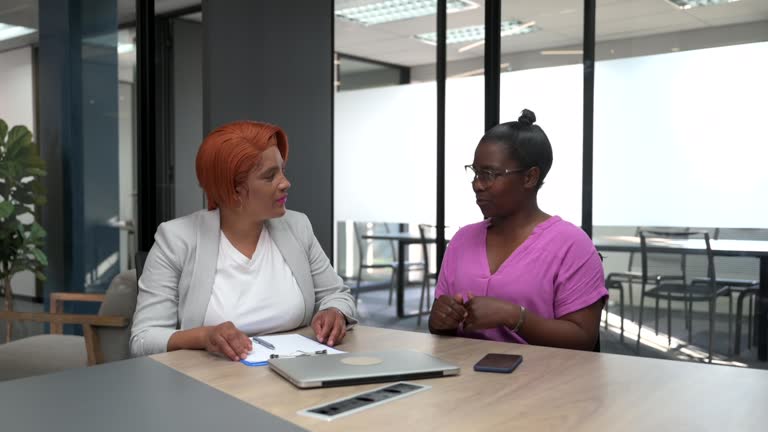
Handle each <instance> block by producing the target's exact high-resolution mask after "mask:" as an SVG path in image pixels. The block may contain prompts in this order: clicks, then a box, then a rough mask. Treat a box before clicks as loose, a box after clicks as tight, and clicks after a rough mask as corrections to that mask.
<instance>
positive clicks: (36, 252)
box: [30, 248, 48, 266]
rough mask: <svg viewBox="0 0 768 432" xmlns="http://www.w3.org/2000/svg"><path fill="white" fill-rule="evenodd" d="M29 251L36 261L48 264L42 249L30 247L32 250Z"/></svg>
mask: <svg viewBox="0 0 768 432" xmlns="http://www.w3.org/2000/svg"><path fill="white" fill-rule="evenodd" d="M30 252H32V255H34V256H35V259H37V261H38V262H39V263H40V264H41V265H44V266H47V265H48V257H47V256H45V253H44V252H43V251H41V250H40V249H38V248H32V250H31V251H30Z"/></svg>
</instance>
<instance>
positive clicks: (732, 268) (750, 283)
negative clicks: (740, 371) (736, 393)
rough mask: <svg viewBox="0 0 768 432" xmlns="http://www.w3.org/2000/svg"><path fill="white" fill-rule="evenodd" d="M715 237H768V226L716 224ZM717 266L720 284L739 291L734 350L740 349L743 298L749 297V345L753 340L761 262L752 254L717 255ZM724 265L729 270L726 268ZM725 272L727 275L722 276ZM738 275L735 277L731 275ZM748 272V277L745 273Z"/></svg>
mask: <svg viewBox="0 0 768 432" xmlns="http://www.w3.org/2000/svg"><path fill="white" fill-rule="evenodd" d="M715 239H718V240H719V239H724V240H768V230H766V229H756V228H717V229H716V230H715ZM716 262H717V267H718V269H720V270H719V271H718V273H719V274H720V276H718V278H717V284H718V285H720V286H727V287H729V288H730V289H731V292H732V293H734V294H735V293H738V296H737V301H736V328H735V334H734V338H735V339H734V346H733V351H734V354H736V355H738V354H739V353H740V352H741V326H742V321H743V312H744V300H745V299H748V300H749V305H748V306H747V315H748V320H747V349H749V348H751V347H752V343H753V333H752V327H753V314H754V298H755V295H756V294H757V291H759V289H758V287H759V281H758V275H759V272H760V266H759V262H758V260H756V259H754V258H750V257H718V258H716ZM723 269H725V270H726V271H725V272H724V271H723ZM723 273H725V275H726V276H725V277H723ZM732 276H736V277H732ZM745 276H746V277H745Z"/></svg>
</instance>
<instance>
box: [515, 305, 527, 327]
mask: <svg viewBox="0 0 768 432" xmlns="http://www.w3.org/2000/svg"><path fill="white" fill-rule="evenodd" d="M519 306H520V318H518V319H517V324H516V325H515V328H513V329H512V333H517V332H518V331H519V330H520V329H521V328H522V327H523V323H524V322H525V306H523V305H519Z"/></svg>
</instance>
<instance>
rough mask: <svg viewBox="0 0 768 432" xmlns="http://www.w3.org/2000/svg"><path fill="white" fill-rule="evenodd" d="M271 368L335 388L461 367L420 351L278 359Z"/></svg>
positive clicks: (303, 384)
mask: <svg viewBox="0 0 768 432" xmlns="http://www.w3.org/2000/svg"><path fill="white" fill-rule="evenodd" d="M269 367H270V368H271V369H272V370H273V371H275V372H277V373H278V374H280V375H281V376H282V377H283V378H285V379H287V380H288V381H290V382H291V383H293V384H294V385H295V386H297V387H300V388H313V387H333V386H344V385H358V384H369V383H377V382H389V381H405V380H414V379H425V378H438V377H443V376H449V375H458V374H459V367H458V366H456V365H454V364H451V363H447V362H444V361H442V360H440V359H438V358H436V357H432V356H431V355H429V354H424V353H421V352H417V351H385V352H372V353H345V354H329V355H314V356H301V357H293V358H278V359H271V360H269Z"/></svg>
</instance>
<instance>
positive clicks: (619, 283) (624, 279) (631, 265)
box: [604, 227, 689, 342]
mask: <svg viewBox="0 0 768 432" xmlns="http://www.w3.org/2000/svg"><path fill="white" fill-rule="evenodd" d="M643 230H652V231H657V232H667V231H669V232H688V231H689V229H688V228H677V229H673V230H671V229H669V228H661V227H658V228H643V227H637V228H636V229H635V236H636V237H639V235H640V232H641V231H643ZM675 267H677V266H675ZM685 267H686V265H685V256H684V255H681V257H680V262H679V272H680V273H679V276H680V277H681V278H683V279H685ZM653 270H654V271H652V272H651V275H650V276H649V277H648V279H647V280H645V283H646V284H652V283H654V282H655V280H656V279H657V277H658V276H660V275H662V274H665V275H667V276H669V275H671V274H674V275H677V272H678V268H670V266H669V263H668V260H660V261H659V262H655V263H654V265H653ZM642 282H643V273H642V268H641V266H639V265H638V263H637V261H636V258H635V252H630V253H629V261H628V262H627V271H624V272H613V273H609V274H608V276H607V277H606V278H605V287H606V289H608V290H617V291H619V315H620V316H621V325H620V327H621V334H620V339H621V341H622V342H624V318H625V316H624V304H625V303H624V288H625V287H626V288H628V289H629V306H630V308H631V309H632V310H633V314H632V318H633V319H634V318H635V316H634V306H635V305H634V297H635V296H634V292H633V286H634V285H637V284H641V283H642ZM605 310H606V315H605V324H604V325H605V328H608V314H607V311H608V303H607V302H606V305H605ZM686 314H687V310H686ZM687 324H688V320H687V317H686V325H687ZM656 327H657V330H656V333H657V334H658V302H657V303H656Z"/></svg>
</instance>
